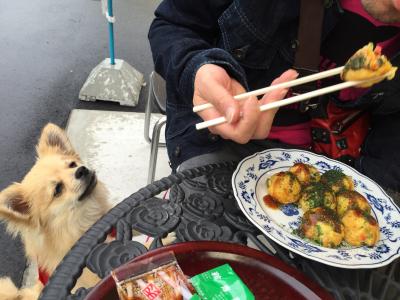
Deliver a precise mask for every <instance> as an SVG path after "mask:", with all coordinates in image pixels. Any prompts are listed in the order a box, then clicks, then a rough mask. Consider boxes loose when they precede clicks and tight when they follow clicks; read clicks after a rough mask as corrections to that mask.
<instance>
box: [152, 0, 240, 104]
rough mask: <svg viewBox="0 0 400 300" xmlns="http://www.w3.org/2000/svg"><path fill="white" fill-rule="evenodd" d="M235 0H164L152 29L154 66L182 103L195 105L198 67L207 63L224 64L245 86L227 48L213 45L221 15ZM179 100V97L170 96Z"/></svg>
mask: <svg viewBox="0 0 400 300" xmlns="http://www.w3.org/2000/svg"><path fill="white" fill-rule="evenodd" d="M231 2H232V0H230V1H228V0H202V1H196V0H164V1H163V2H162V3H161V4H160V6H159V7H158V8H157V10H156V12H155V16H156V18H155V19H154V21H153V22H152V24H151V26H150V31H149V41H150V46H151V50H152V53H153V61H154V64H155V70H156V71H157V72H158V73H159V74H161V75H162V76H163V77H164V78H165V79H166V81H167V89H174V92H175V93H177V94H178V95H179V98H180V99H182V100H180V101H181V103H175V105H177V106H184V107H188V106H189V107H190V106H192V98H193V84H194V77H195V75H196V72H197V70H198V69H199V68H200V67H201V66H202V65H204V64H207V63H213V64H217V65H220V66H222V67H223V68H225V70H227V72H228V73H229V74H230V76H232V77H234V78H235V79H236V80H238V81H239V82H240V83H241V84H243V85H244V86H245V87H246V86H247V84H246V79H245V73H244V71H243V69H242V67H241V66H240V64H239V63H238V62H237V61H236V60H235V59H234V58H233V57H232V56H231V54H230V53H228V52H227V51H225V50H223V49H220V48H216V47H214V44H215V37H216V35H217V30H218V17H219V15H220V14H221V13H222V12H223V11H224V10H225V9H226V7H227V6H229V5H230V4H231ZM169 101H177V99H169Z"/></svg>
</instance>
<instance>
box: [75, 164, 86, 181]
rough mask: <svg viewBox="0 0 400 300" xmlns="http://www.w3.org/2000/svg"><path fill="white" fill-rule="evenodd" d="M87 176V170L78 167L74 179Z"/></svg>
mask: <svg viewBox="0 0 400 300" xmlns="http://www.w3.org/2000/svg"><path fill="white" fill-rule="evenodd" d="M88 174H89V170H88V168H86V167H83V166H82V167H79V168H78V169H77V170H76V172H75V178H76V179H81V178H82V177H86V176H87V175H88Z"/></svg>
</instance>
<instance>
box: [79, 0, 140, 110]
mask: <svg viewBox="0 0 400 300" xmlns="http://www.w3.org/2000/svg"><path fill="white" fill-rule="evenodd" d="M106 1H107V2H106ZM106 1H104V0H103V1H102V3H103V12H105V14H106V18H107V20H108V29H109V30H108V31H109V44H110V58H106V59H105V60H103V61H102V62H101V63H100V64H99V65H97V66H96V67H95V68H94V69H93V70H92V72H90V74H89V77H88V78H87V80H86V82H85V84H84V85H83V86H82V88H81V91H80V92H79V99H81V100H84V101H96V100H105V101H115V102H119V103H120V104H121V105H127V106H136V105H137V104H138V102H139V94H140V90H141V88H142V86H143V83H144V82H143V74H142V73H140V72H139V71H137V70H136V69H135V68H133V67H132V66H131V65H129V64H128V63H127V62H125V61H123V60H122V59H115V55H114V26H113V24H114V22H115V18H114V16H113V10H112V0H106Z"/></svg>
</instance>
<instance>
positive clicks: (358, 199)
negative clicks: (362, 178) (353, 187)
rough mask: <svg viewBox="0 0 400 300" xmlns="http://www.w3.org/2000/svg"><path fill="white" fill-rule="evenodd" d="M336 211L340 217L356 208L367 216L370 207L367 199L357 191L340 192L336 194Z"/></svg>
mask: <svg viewBox="0 0 400 300" xmlns="http://www.w3.org/2000/svg"><path fill="white" fill-rule="evenodd" d="M336 205H337V206H336V211H337V213H338V215H339V217H342V216H343V215H344V214H345V213H346V211H348V210H349V209H354V208H358V209H360V210H362V211H363V212H366V213H367V214H369V213H370V212H371V206H370V205H369V203H368V201H367V199H365V198H364V196H363V195H361V194H360V193H359V192H357V191H348V190H342V191H340V192H338V193H337V194H336Z"/></svg>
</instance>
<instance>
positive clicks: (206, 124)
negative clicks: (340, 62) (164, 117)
mask: <svg viewBox="0 0 400 300" xmlns="http://www.w3.org/2000/svg"><path fill="white" fill-rule="evenodd" d="M343 68H344V67H339V68H335V69H332V70H328V71H324V72H321V73H317V74H313V75H310V76H306V77H302V78H298V79H296V80H292V81H288V82H283V83H280V84H276V85H272V86H269V87H266V88H263V89H259V90H255V91H251V92H248V93H244V94H240V95H237V96H235V97H234V99H236V100H241V99H246V98H248V97H250V96H259V95H262V94H265V93H267V92H270V91H272V90H275V89H282V88H288V87H292V86H297V85H300V84H304V83H307V82H311V81H315V80H319V79H322V78H326V77H330V76H334V75H337V74H340V73H341V72H342V70H343ZM385 77H387V74H384V75H382V76H379V77H374V78H370V79H367V80H362V81H346V82H342V83H339V84H336V85H332V86H328V87H325V88H322V89H319V90H315V91H312V92H309V93H305V94H301V95H297V96H294V97H290V98H287V99H283V100H279V101H275V102H272V103H268V104H264V105H261V106H260V111H267V110H270V109H274V108H278V107H281V106H285V105H289V104H293V103H296V102H301V101H304V100H307V99H310V98H314V97H318V96H321V95H324V94H328V93H332V92H336V91H339V90H342V89H346V88H349V87H353V86H357V85H359V84H361V83H365V82H368V81H374V80H377V79H384V78H385ZM210 107H213V106H212V104H210V103H206V104H202V105H198V106H195V107H193V111H194V112H199V111H202V110H204V109H207V108H210ZM225 122H226V118H225V117H219V118H216V119H212V120H208V121H204V122H201V123H198V124H196V129H197V130H200V129H204V128H207V127H211V126H216V125H220V124H223V123H225Z"/></svg>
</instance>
